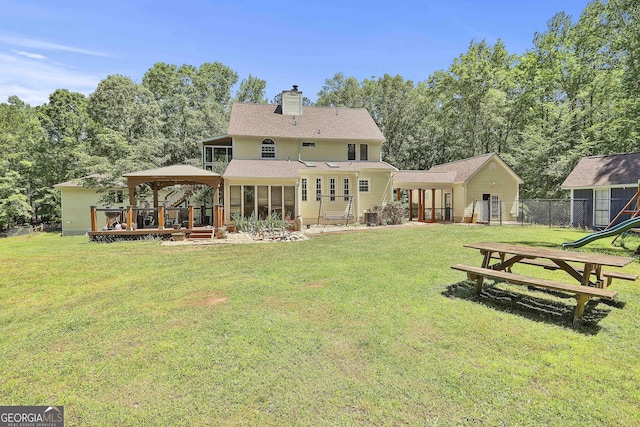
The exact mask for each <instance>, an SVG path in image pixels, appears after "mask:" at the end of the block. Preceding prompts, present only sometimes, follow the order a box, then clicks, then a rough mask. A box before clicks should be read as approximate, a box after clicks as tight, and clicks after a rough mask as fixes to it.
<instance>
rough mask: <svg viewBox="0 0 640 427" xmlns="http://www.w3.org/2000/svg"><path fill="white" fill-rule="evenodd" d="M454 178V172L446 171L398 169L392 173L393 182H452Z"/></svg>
mask: <svg viewBox="0 0 640 427" xmlns="http://www.w3.org/2000/svg"><path fill="white" fill-rule="evenodd" d="M455 179H456V173H455V172H447V171H437V172H434V171H430V170H429V171H410V170H405V171H398V172H396V173H395V174H394V175H393V182H394V183H395V182H398V183H426V182H433V183H437V184H453V183H454V182H455Z"/></svg>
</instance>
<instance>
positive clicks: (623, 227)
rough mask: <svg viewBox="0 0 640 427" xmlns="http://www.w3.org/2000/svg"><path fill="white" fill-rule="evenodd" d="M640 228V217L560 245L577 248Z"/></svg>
mask: <svg viewBox="0 0 640 427" xmlns="http://www.w3.org/2000/svg"><path fill="white" fill-rule="evenodd" d="M639 227H640V217H636V218H631V219H628V220H626V221H622V222H621V223H620V224H618V225H616V226H614V227H611V228H609V229H607V230H602V231H597V232H595V233H592V234H589V235H587V236H584V237H583V238H582V239H578V240H576V241H574V242H566V243H563V244H562V247H563V248H579V247H581V246H584V245H586V244H589V243H591V242H593V241H594V240H598V239H604V238H605V237H612V236H615V235H617V234H622V233H624V232H625V231H629V230H631V229H632V228H639Z"/></svg>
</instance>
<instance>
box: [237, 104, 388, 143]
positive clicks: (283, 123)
mask: <svg viewBox="0 0 640 427" xmlns="http://www.w3.org/2000/svg"><path fill="white" fill-rule="evenodd" d="M228 134H229V135H246V136H259V137H272V138H278V137H283V138H299V139H316V140H317V139H340V140H361V141H372V142H383V141H384V140H385V139H384V136H383V135H382V132H380V129H378V126H377V125H376V123H375V122H374V121H373V119H372V118H371V115H369V112H368V111H367V110H366V109H364V108H328V107H304V106H303V107H302V114H301V115H299V116H292V115H284V114H282V108H281V107H280V106H279V105H272V104H245V103H235V104H233V106H232V108H231V119H230V120H229V130H228Z"/></svg>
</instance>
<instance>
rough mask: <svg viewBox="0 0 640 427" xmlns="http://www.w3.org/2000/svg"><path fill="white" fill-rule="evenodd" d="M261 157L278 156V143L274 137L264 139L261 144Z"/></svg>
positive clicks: (273, 157)
mask: <svg viewBox="0 0 640 427" xmlns="http://www.w3.org/2000/svg"><path fill="white" fill-rule="evenodd" d="M260 157H261V158H263V159H275V158H276V143H275V142H274V140H273V139H269V138H266V139H263V140H262V143H261V144H260Z"/></svg>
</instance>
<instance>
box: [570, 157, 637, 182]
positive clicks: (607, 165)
mask: <svg viewBox="0 0 640 427" xmlns="http://www.w3.org/2000/svg"><path fill="white" fill-rule="evenodd" d="M638 180H640V152H635V153H625V154H612V155H607V156H590V157H583V158H581V159H580V161H578V164H577V165H576V167H574V168H573V170H572V171H571V173H570V174H569V176H567V178H566V179H565V180H564V182H563V183H562V186H561V188H563V189H570V188H580V187H608V186H612V185H637V184H638Z"/></svg>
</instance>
